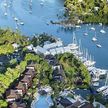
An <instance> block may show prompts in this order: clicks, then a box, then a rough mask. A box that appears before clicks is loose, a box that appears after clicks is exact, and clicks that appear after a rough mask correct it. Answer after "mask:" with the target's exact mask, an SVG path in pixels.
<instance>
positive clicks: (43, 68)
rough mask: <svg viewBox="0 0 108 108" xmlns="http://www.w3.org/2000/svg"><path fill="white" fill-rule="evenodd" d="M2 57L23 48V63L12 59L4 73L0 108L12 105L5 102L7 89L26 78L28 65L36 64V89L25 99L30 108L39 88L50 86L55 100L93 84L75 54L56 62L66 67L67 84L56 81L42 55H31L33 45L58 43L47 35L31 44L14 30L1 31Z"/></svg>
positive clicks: (58, 58) (1, 82)
mask: <svg viewBox="0 0 108 108" xmlns="http://www.w3.org/2000/svg"><path fill="white" fill-rule="evenodd" d="M0 39H1V40H0V54H4V55H9V54H12V53H13V52H14V51H15V49H14V48H13V46H12V44H13V43H17V44H19V45H20V52H19V51H18V52H17V53H18V54H19V53H21V54H23V53H24V55H23V56H24V57H23V59H21V61H20V62H19V63H18V61H17V59H16V58H12V59H10V60H9V62H8V63H7V64H6V66H7V67H6V70H5V72H1V73H0V107H6V106H7V105H8V104H7V102H6V101H5V99H4V97H3V94H4V93H5V91H6V89H8V88H10V87H11V86H12V85H13V84H15V81H16V80H17V79H18V78H19V77H20V75H21V74H23V72H24V70H25V68H26V66H27V64H28V63H29V62H31V61H32V62H34V63H35V69H36V76H35V77H34V79H33V85H32V88H29V90H28V93H29V94H31V95H28V93H27V94H26V95H25V96H24V98H23V99H24V101H25V102H26V103H27V106H28V108H29V107H30V104H31V102H32V100H33V94H34V93H35V92H36V89H37V87H38V86H44V85H50V86H51V87H52V88H53V90H54V95H53V96H54V97H57V96H58V95H59V92H60V91H61V90H63V89H65V88H70V89H72V88H75V87H80V88H87V87H88V85H89V83H90V76H89V74H88V71H87V69H86V67H85V66H84V65H83V64H82V63H81V62H80V61H78V60H77V59H76V58H75V57H74V56H73V55H72V54H70V53H65V54H60V55H57V56H56V58H57V60H58V61H59V63H60V64H61V65H62V66H63V69H64V71H63V73H62V76H63V81H55V80H53V70H52V67H51V65H49V63H48V62H47V61H46V60H45V59H44V58H43V57H41V56H40V55H36V54H33V53H28V52H27V49H26V47H25V46H27V45H29V44H31V43H32V44H33V45H34V46H37V45H41V46H43V43H44V42H46V41H49V42H55V41H56V39H55V38H52V37H50V36H48V35H47V34H41V35H40V37H33V39H31V41H28V39H27V38H26V37H23V36H21V35H20V33H18V32H16V33H15V32H12V31H11V30H0Z"/></svg>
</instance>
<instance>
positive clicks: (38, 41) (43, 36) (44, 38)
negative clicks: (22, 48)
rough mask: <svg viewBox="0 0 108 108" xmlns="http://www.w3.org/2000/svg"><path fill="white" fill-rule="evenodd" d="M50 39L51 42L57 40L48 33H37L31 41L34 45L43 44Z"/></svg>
mask: <svg viewBox="0 0 108 108" xmlns="http://www.w3.org/2000/svg"><path fill="white" fill-rule="evenodd" d="M46 41H49V42H55V41H56V39H55V38H54V37H52V36H50V35H48V34H46V33H43V34H40V35H36V36H34V37H33V38H32V40H31V43H32V44H33V46H37V45H40V46H43V45H44V42H46Z"/></svg>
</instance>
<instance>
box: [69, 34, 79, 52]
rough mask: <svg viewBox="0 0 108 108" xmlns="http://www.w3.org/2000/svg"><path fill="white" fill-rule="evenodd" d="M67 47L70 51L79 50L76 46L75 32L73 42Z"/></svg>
mask: <svg viewBox="0 0 108 108" xmlns="http://www.w3.org/2000/svg"><path fill="white" fill-rule="evenodd" d="M68 46H69V47H70V48H71V50H76V49H78V48H79V46H78V44H77V39H76V35H75V32H73V42H72V44H69V45H68Z"/></svg>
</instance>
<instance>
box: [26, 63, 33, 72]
mask: <svg viewBox="0 0 108 108" xmlns="http://www.w3.org/2000/svg"><path fill="white" fill-rule="evenodd" d="M26 69H29V70H32V71H35V65H34V64H33V63H31V64H29V65H28V66H27V67H26Z"/></svg>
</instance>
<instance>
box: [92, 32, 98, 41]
mask: <svg viewBox="0 0 108 108" xmlns="http://www.w3.org/2000/svg"><path fill="white" fill-rule="evenodd" d="M92 41H94V42H96V41H97V38H96V32H95V36H94V37H93V38H92Z"/></svg>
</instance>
